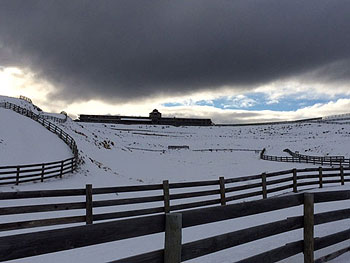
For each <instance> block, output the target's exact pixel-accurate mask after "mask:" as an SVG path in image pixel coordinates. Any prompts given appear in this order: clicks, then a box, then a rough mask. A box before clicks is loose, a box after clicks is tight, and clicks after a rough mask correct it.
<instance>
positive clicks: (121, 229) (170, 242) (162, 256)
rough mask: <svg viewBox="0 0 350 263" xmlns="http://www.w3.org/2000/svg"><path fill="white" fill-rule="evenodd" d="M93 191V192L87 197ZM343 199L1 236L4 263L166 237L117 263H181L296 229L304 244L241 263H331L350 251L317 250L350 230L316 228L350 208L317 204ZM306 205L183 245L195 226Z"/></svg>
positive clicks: (320, 197)
mask: <svg viewBox="0 0 350 263" xmlns="http://www.w3.org/2000/svg"><path fill="white" fill-rule="evenodd" d="M90 190H91V189H90ZM139 190H140V191H142V190H141V189H139ZM88 191H89V190H88V189H87V191H86V192H88ZM90 192H91V191H90ZM46 194H47V193H46ZM56 194H58V193H56ZM342 200H350V191H332V192H317V193H304V194H301V193H299V194H294V195H288V196H283V197H273V198H269V199H265V200H257V201H249V202H243V203H238V204H230V205H225V206H217V207H209V208H201V209H194V210H188V211H183V212H177V213H170V214H166V215H152V216H145V217H139V218H132V219H125V220H118V221H112V222H106V223H99V224H93V225H87V226H76V227H69V228H63V229H56V230H47V231H41V232H35V233H26V234H17V235H11V236H5V237H0V260H1V261H5V260H13V259H18V258H24V257H30V256H36V255H41V254H46V253H53V252H57V251H63V250H68V249H74V248H79V247H85V246H90V245H95V244H102V243H106V242H112V241H117V240H124V239H128V238H134V237H140V236H147V235H151V234H155V233H161V232H165V240H164V247H165V249H159V250H156V251H152V252H147V253H145V254H140V255H136V256H132V257H129V258H124V259H118V260H115V261H113V263H122V262H128V263H136V262H138V263H141V262H161V263H163V262H165V263H179V262H182V261H186V260H190V259H194V258H198V257H201V256H204V255H208V254H211V253H214V252H218V251H221V250H224V249H227V248H231V247H236V246H238V245H242V244H246V243H249V242H252V241H256V240H260V239H263V238H266V237H273V236H275V235H279V234H283V233H287V232H289V231H292V230H296V229H304V236H303V239H302V240H298V241H294V242H292V243H287V244H285V245H283V246H281V247H278V248H275V249H272V250H270V251H266V252H264V253H262V254H259V255H255V256H252V257H250V258H246V259H243V260H240V261H237V262H245V263H246V262H263V263H268V262H277V261H280V260H282V259H285V258H288V257H291V256H293V255H297V254H299V253H304V262H326V259H327V258H328V259H332V258H334V257H336V256H339V255H341V254H343V253H345V252H347V251H348V250H349V248H344V249H341V250H338V251H335V252H333V253H332V254H329V255H327V256H324V257H322V258H320V259H317V260H316V261H314V251H316V250H320V249H323V248H325V247H329V246H332V245H334V244H338V243H340V242H343V241H346V240H350V229H346V230H344V231H341V232H338V233H333V234H331V235H327V236H323V237H315V236H314V226H315V225H322V224H326V223H329V222H335V221H340V220H345V219H349V218H350V209H349V208H348V207H347V206H346V207H344V209H341V210H333V211H328V212H322V213H318V214H314V204H315V203H323V202H333V201H342ZM301 205H302V206H303V207H304V213H303V215H301V216H294V217H290V218H286V219H282V220H279V221H275V222H270V223H266V224H260V225H257V226H254V227H250V228H246V229H239V230H235V231H233V232H229V233H225V234H221V235H217V236H211V237H208V238H204V239H200V240H195V241H192V242H189V243H185V244H182V242H181V235H182V231H183V229H186V228H189V227H193V226H199V225H205V224H209V223H213V222H219V221H224V220H229V219H234V218H241V217H245V216H255V215H259V214H264V213H267V212H271V211H276V210H278V211H281V210H283V209H288V208H291V207H297V206H301Z"/></svg>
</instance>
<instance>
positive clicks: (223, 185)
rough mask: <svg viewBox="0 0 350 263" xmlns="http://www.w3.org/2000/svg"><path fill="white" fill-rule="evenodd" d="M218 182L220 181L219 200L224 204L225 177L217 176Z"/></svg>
mask: <svg viewBox="0 0 350 263" xmlns="http://www.w3.org/2000/svg"><path fill="white" fill-rule="evenodd" d="M219 183H220V200H221V205H226V197H225V178H224V177H220V178H219Z"/></svg>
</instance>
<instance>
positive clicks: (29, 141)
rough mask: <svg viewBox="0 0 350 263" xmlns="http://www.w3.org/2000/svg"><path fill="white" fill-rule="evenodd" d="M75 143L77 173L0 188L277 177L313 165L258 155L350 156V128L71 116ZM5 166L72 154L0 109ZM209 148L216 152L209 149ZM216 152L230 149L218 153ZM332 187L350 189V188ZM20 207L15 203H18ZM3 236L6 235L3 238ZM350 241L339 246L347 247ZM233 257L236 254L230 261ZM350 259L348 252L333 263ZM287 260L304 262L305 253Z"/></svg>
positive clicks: (63, 258) (118, 251)
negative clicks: (99, 120) (120, 121)
mask: <svg viewBox="0 0 350 263" xmlns="http://www.w3.org/2000/svg"><path fill="white" fill-rule="evenodd" d="M1 101H9V102H12V103H16V104H20V105H19V106H22V107H27V108H30V109H32V110H35V108H34V107H33V106H32V105H30V104H29V103H28V102H25V101H21V100H17V99H13V98H7V97H0V102H1ZM59 126H60V127H62V128H63V129H64V130H65V131H66V132H67V133H68V134H70V135H71V136H72V137H73V138H74V139H75V140H76V143H77V146H78V149H79V155H80V158H81V160H82V163H81V165H80V168H79V170H78V171H77V172H75V173H74V174H72V175H69V176H66V177H64V178H63V179H52V180H48V181H46V182H43V183H36V184H34V183H27V184H23V185H19V186H2V187H1V188H0V191H24V190H38V189H65V188H84V186H85V184H87V183H91V184H93V187H97V186H98V187H103V186H120V185H136V184H152V183H161V182H162V180H165V179H168V180H169V181H170V182H183V181H197V180H208V179H209V180H210V179H217V178H218V177H219V176H224V177H225V178H234V177H240V176H245V175H254V174H260V173H262V172H273V171H279V170H286V169H291V168H295V167H297V168H298V167H310V166H311V165H310V164H295V163H276V162H269V161H263V160H260V159H259V151H260V150H262V149H263V148H266V149H267V154H271V155H280V156H282V155H286V153H284V152H283V149H285V148H289V149H291V150H292V151H299V152H300V153H302V154H310V155H321V156H323V155H344V156H346V157H350V141H349V137H350V129H349V128H350V125H349V124H337V125H332V124H326V123H298V124H279V125H262V126H242V127H172V126H147V125H114V124H93V123H77V122H73V121H72V120H70V119H68V121H67V122H65V123H62V124H59ZM0 127H1V129H0V156H1V158H0V166H5V165H10V164H28V163H40V162H49V161H57V160H60V159H65V158H69V157H71V156H72V154H71V152H70V149H69V148H68V146H66V145H65V144H64V143H63V142H62V141H61V140H60V139H59V138H58V137H57V136H56V135H54V134H52V133H50V132H48V131H47V130H46V129H45V128H43V127H42V126H41V125H40V124H38V123H36V122H34V121H32V120H30V119H29V118H26V117H24V116H21V115H19V114H17V113H14V112H12V111H10V110H5V109H2V108H0ZM180 145H187V146H189V149H188V150H186V149H182V150H169V149H168V146H180ZM209 149H212V151H209ZM216 149H220V150H223V149H232V151H231V150H225V151H215V150H216ZM328 189H350V186H349V185H347V186H343V187H332V188H328ZM20 204H21V203H20V202H17V203H16V204H15V205H20ZM336 207H338V208H339V209H341V208H345V207H350V201H349V200H348V201H342V202H335V203H332V204H331V205H330V204H323V205H317V206H316V212H324V211H327V210H332V209H335V208H336ZM301 214H302V207H297V208H291V209H287V210H285V211H283V212H280V211H276V212H270V213H267V214H264V215H261V216H250V217H245V218H240V219H234V220H228V221H225V222H220V223H214V224H208V225H205V226H200V227H193V228H190V229H186V230H184V236H183V242H189V241H192V240H196V239H200V238H205V237H208V236H213V235H219V234H221V233H225V232H231V231H234V230H238V229H242V228H246V227H250V226H254V225H259V224H262V223H267V222H273V221H277V220H280V219H284V218H286V217H289V216H296V215H301ZM349 226H350V220H343V221H340V222H335V223H329V224H326V225H321V226H319V227H316V235H318V236H323V235H327V234H331V233H334V232H337V231H341V230H344V229H348V228H349ZM3 234H5V233H3ZM301 237H302V230H297V231H292V232H290V233H288V234H283V235H278V236H274V237H271V238H266V239H263V240H259V241H255V242H251V243H248V244H245V245H242V246H238V247H235V248H232V249H228V250H224V251H221V252H217V253H214V254H211V255H208V256H205V257H202V258H199V259H196V260H192V261H190V262H204V263H205V262H232V261H237V260H239V259H242V258H245V257H248V256H251V255H254V254H258V253H261V252H263V251H266V250H269V249H272V248H274V247H278V246H280V245H281V244H284V243H287V242H292V241H295V240H298V239H301ZM163 238H164V237H163V235H160V234H158V235H152V236H150V237H142V238H136V239H131V240H125V241H118V242H111V243H108V244H102V245H97V246H91V247H88V248H81V249H75V250H72V251H65V252H59V253H54V254H48V255H43V256H37V257H32V258H26V259H23V260H15V262H73V261H76V262H83V261H84V262H107V261H111V260H115V259H117V258H123V257H127V256H130V255H133V254H140V253H143V252H147V251H151V250H155V249H159V248H161V247H162V245H163V244H162V242H163ZM349 245H350V241H347V242H344V244H339V245H337V246H335V247H336V248H341V247H345V246H349ZM335 247H333V248H332V247H331V248H328V249H325V250H322V251H320V252H317V253H316V258H317V257H318V256H321V255H325V254H327V253H328V252H332V251H334V249H335ZM233 255H234V256H233ZM349 261H350V255H349V253H347V254H345V255H343V256H342V257H340V258H338V259H335V260H333V262H337V263H345V262H349ZM283 262H302V255H297V256H295V257H291V258H289V259H287V260H285V261H283Z"/></svg>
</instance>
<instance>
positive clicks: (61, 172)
mask: <svg viewBox="0 0 350 263" xmlns="http://www.w3.org/2000/svg"><path fill="white" fill-rule="evenodd" d="M62 175H63V161H62V162H61V171H60V178H62Z"/></svg>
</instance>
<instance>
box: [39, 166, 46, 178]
mask: <svg viewBox="0 0 350 263" xmlns="http://www.w3.org/2000/svg"><path fill="white" fill-rule="evenodd" d="M44 174H45V164H44V163H43V164H42V165H41V179H40V180H41V182H44Z"/></svg>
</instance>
